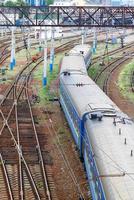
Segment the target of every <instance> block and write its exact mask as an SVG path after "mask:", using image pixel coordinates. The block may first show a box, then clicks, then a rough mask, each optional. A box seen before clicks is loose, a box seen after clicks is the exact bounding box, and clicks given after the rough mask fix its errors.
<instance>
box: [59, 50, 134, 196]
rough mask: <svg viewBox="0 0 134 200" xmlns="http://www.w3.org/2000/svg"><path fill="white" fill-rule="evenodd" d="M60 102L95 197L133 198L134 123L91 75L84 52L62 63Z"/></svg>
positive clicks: (68, 57) (69, 57) (67, 56)
mask: <svg viewBox="0 0 134 200" xmlns="http://www.w3.org/2000/svg"><path fill="white" fill-rule="evenodd" d="M60 103H61V106H62V108H63V111H64V113H65V116H66V118H67V121H68V123H69V126H70V128H71V131H72V135H73V138H74V140H75V143H76V145H77V147H78V149H79V151H80V156H81V157H83V159H84V164H85V168H86V172H87V176H88V181H89V185H90V190H91V194H92V198H93V200H105V199H108V200H119V199H123V200H132V199H133V198H134V157H133V152H134V123H133V122H132V121H131V119H129V117H128V116H127V115H125V114H124V113H122V112H121V111H120V109H119V108H118V107H117V106H116V105H115V104H114V103H113V102H112V101H111V100H110V99H109V97H107V96H106V94H104V93H103V91H102V90H101V89H100V88H99V87H98V86H97V85H96V84H95V83H94V82H93V81H92V80H91V79H90V78H89V77H88V75H87V71H86V65H85V62H84V59H83V56H82V55H80V54H79V55H71V54H70V55H66V56H65V57H64V58H63V60H62V64H61V73H60Z"/></svg>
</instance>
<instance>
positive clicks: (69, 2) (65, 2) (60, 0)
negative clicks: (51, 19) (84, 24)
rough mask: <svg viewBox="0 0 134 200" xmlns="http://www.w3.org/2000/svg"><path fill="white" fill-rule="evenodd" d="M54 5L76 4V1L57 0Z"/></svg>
mask: <svg viewBox="0 0 134 200" xmlns="http://www.w3.org/2000/svg"><path fill="white" fill-rule="evenodd" d="M53 5H54V6H74V5H75V3H74V1H72V0H55V1H54V4H53Z"/></svg>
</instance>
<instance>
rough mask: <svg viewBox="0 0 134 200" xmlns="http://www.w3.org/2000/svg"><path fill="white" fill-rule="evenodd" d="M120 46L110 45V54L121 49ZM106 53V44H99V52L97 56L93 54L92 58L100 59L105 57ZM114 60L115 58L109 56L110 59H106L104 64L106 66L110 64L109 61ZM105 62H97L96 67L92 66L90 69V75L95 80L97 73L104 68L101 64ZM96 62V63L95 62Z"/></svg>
mask: <svg viewBox="0 0 134 200" xmlns="http://www.w3.org/2000/svg"><path fill="white" fill-rule="evenodd" d="M119 46H120V44H114V45H113V44H108V52H110V51H112V50H114V49H117V48H119ZM104 53H105V43H99V44H98V46H97V50H96V53H95V54H92V55H93V56H92V58H95V57H98V56H100V57H101V56H103V55H104ZM113 59H114V56H109V57H105V59H104V63H105V64H108V61H109V62H110V61H112V60H113ZM102 61H103V58H102V59H100V60H99V61H98V62H96V63H95V64H94V65H91V66H90V67H89V70H88V75H89V76H90V77H91V78H92V79H94V78H95V77H96V75H97V73H98V72H99V71H100V70H101V68H102V67H103V66H101V65H100V63H101V62H102ZM93 62H94V61H93Z"/></svg>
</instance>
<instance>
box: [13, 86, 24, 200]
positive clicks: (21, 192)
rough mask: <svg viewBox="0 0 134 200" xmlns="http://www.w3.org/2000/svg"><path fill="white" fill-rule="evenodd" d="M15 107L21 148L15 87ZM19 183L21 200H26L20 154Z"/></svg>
mask: <svg viewBox="0 0 134 200" xmlns="http://www.w3.org/2000/svg"><path fill="white" fill-rule="evenodd" d="M14 105H15V120H16V129H17V140H18V146H19V147H20V148H21V146H20V134H19V124H18V108H17V100H16V88H15V87H14ZM18 170H19V182H20V185H19V186H20V193H19V196H20V200H24V191H23V181H22V179H23V178H22V177H23V174H22V161H21V156H20V154H19V169H18Z"/></svg>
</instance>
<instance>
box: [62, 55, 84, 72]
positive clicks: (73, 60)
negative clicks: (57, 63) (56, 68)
mask: <svg viewBox="0 0 134 200" xmlns="http://www.w3.org/2000/svg"><path fill="white" fill-rule="evenodd" d="M64 72H72V73H84V74H87V70H86V66H85V62H84V59H83V56H82V55H79V56H78V55H69V54H66V55H65V56H64V58H63V59H62V68H61V72H60V73H64Z"/></svg>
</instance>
